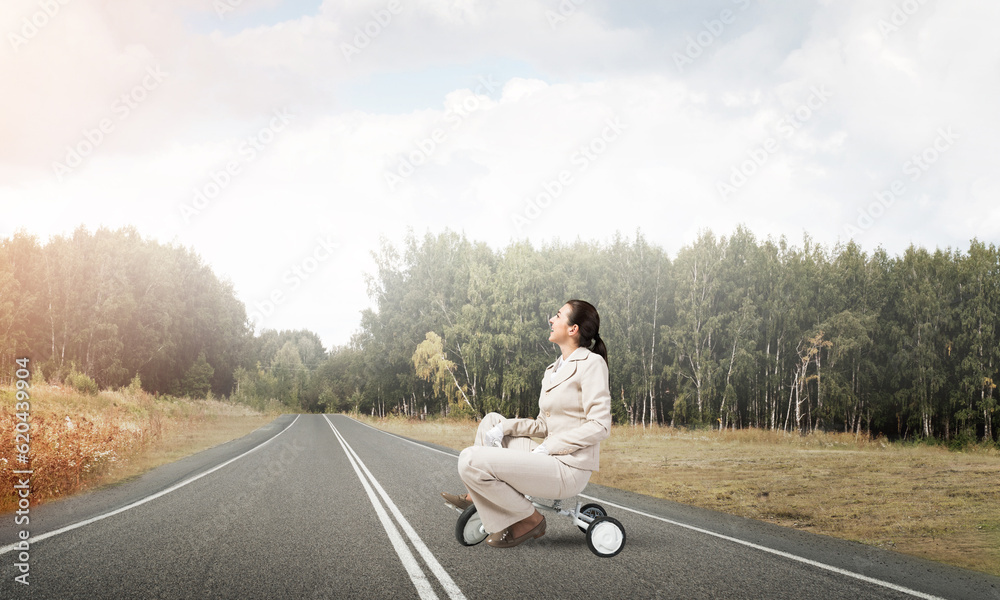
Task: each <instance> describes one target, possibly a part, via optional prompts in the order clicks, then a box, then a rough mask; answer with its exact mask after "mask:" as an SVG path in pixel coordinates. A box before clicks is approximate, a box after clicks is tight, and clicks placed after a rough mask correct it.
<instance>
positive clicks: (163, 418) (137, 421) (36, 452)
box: [0, 384, 277, 512]
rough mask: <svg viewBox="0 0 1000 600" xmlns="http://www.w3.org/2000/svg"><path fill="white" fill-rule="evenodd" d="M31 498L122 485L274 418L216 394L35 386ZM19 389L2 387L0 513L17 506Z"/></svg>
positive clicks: (41, 499)
mask: <svg viewBox="0 0 1000 600" xmlns="http://www.w3.org/2000/svg"><path fill="white" fill-rule="evenodd" d="M30 396H31V400H30V421H29V423H30V430H29V432H28V433H29V435H30V439H29V446H30V452H29V455H28V456H29V458H30V468H31V469H32V470H34V474H33V475H32V480H31V502H32V504H33V505H37V504H40V503H42V502H44V501H47V500H51V499H53V498H59V497H62V496H65V495H68V494H73V493H76V492H79V491H82V490H85V489H91V488H94V487H98V486H102V485H108V484H112V483H117V482H120V481H123V480H125V479H128V478H130V477H135V476H137V475H139V474H141V473H143V472H145V471H147V470H149V469H151V468H153V467H157V466H159V465H162V464H166V463H169V462H172V461H175V460H178V459H180V458H183V457H185V456H189V455H191V454H194V453H196V452H199V451H201V450H204V449H206V448H210V447H212V446H216V445H218V444H221V443H224V442H227V441H229V440H231V439H235V438H238V437H241V436H243V435H245V434H247V433H249V432H251V431H253V430H254V429H257V428H258V427H260V426H262V425H264V424H266V423H268V422H269V421H271V420H273V419H274V418H275V416H277V413H276V412H274V413H272V414H263V413H259V412H256V411H253V410H251V409H249V408H247V407H246V406H242V405H235V404H230V403H226V402H220V401H217V400H191V399H186V398H180V399H177V398H173V399H163V398H156V397H154V396H151V395H150V394H146V393H144V392H142V391H134V390H128V389H127V388H126V389H123V390H119V391H102V392H99V393H98V394H97V395H87V394H81V393H79V392H77V391H75V390H72V389H69V388H64V387H60V386H50V385H45V384H42V385H36V386H33V387H32V388H31V389H30ZM15 402H16V397H15V390H14V389H13V388H0V432H2V433H0V467H2V468H0V512H7V511H10V510H13V509H14V508H15V506H16V497H15V496H14V487H13V486H14V484H15V483H16V480H15V475H14V474H13V471H14V470H21V469H24V468H25V465H23V464H19V463H18V462H17V459H16V456H17V454H18V453H17V451H16V444H20V443H22V442H23V440H20V441H18V440H16V439H15V427H16V426H17V424H18V422H20V419H19V418H18V417H17V414H16V413H15V408H16V405H15Z"/></svg>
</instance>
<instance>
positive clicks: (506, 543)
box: [486, 517, 545, 548]
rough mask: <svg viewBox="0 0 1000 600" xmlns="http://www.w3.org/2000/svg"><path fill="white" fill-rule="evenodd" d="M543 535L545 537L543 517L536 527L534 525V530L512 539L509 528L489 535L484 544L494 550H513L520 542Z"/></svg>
mask: <svg viewBox="0 0 1000 600" xmlns="http://www.w3.org/2000/svg"><path fill="white" fill-rule="evenodd" d="M543 535H545V517H542V520H541V521H540V522H539V523H538V525H535V527H534V529H532V530H531V531H529V532H528V533H526V534H524V535H522V536H520V537H513V534H512V533H511V528H510V527H508V528H507V529H504V530H503V531H498V532H496V533H492V534H490V537H488V538H486V543H487V544H488V545H490V546H493V547H494V548H513V547H514V546H517V545H518V544H520V543H521V542H524V541H526V540H529V539H535V538H540V537H542V536H543Z"/></svg>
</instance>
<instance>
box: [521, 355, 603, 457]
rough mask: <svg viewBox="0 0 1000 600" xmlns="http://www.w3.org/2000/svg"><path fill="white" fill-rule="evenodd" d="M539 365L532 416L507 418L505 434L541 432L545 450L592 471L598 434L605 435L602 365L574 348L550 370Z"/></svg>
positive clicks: (597, 358) (597, 357) (535, 434)
mask: <svg viewBox="0 0 1000 600" xmlns="http://www.w3.org/2000/svg"><path fill="white" fill-rule="evenodd" d="M555 366H556V363H554V362H553V363H552V364H551V365H549V366H548V368H546V369H545V375H544V377H542V391H541V394H540V395H539V397H538V408H539V411H538V418H536V419H507V420H505V421H504V422H503V431H504V434H505V435H512V436H530V437H541V438H545V441H544V442H543V443H544V444H545V449H546V450H548V451H549V454H550V455H552V456H555V457H556V458H557V459H559V460H560V461H562V462H563V463H564V464H566V465H569V466H571V467H575V468H577V469H586V470H588V471H597V470H598V467H599V464H600V452H601V446H600V443H601V440H603V439H605V438H607V437H608V436H609V435H611V391H610V389H609V384H608V365H607V363H605V362H604V359H603V358H601V357H600V355H598V354H594V353H593V352H591V351H590V350H588V349H586V348H577V349H576V350H574V351H573V353H572V354H570V356H569V358H568V359H567V360H566V363H565V364H564V365H563V366H562V367H561V368H560V369H559V372H558V373H556V372H555Z"/></svg>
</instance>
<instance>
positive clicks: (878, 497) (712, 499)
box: [369, 419, 1000, 575]
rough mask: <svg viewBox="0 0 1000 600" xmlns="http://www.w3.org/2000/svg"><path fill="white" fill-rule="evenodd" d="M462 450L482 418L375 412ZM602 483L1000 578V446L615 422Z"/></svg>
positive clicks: (398, 428)
mask: <svg viewBox="0 0 1000 600" xmlns="http://www.w3.org/2000/svg"><path fill="white" fill-rule="evenodd" d="M369 422H370V423H372V424H373V425H375V426H378V427H380V428H382V429H386V430H389V431H392V432H394V433H398V434H400V435H405V436H407V437H412V438H414V439H420V440H425V441H429V442H433V443H437V444H440V445H442V446H447V447H450V448H454V449H456V450H459V449H461V448H464V447H465V446H467V445H469V443H471V440H472V438H473V435H474V433H475V427H476V424H475V423H472V422H446V421H430V422H419V421H414V422H410V421H407V420H404V419H387V420H382V421H379V420H371V419H369ZM591 481H592V482H594V483H597V484H600V485H606V486H610V487H615V488H619V489H625V490H630V491H634V492H639V493H642V494H648V495H650V496H656V497H659V498H665V499H668V500H673V501H676V502H681V503H684V504H690V505H694V506H700V507H703V508H709V509H713V510H718V511H723V512H727V513H731V514H736V515H740V516H744V517H749V518H752V519H758V520H763V521H770V522H773V523H777V524H780V525H784V526H788V527H795V528H797V529H803V530H807V531H812V532H815V533H822V534H826V535H831V536H835V537H839V538H844V539H849V540H854V541H858V542H862V543H865V544H870V545H874V546H880V547H887V548H891V549H893V550H896V551H898V552H903V553H906V554H911V555H915V556H921V557H924V558H929V559H931V560H937V561H940V562H944V563H948V564H952V565H956V566H960V567H964V568H968V569H975V570H979V571H984V572H986V573H990V574H993V575H1000V452H998V451H997V450H996V449H984V448H978V449H973V450H970V451H968V452H951V451H948V450H947V449H944V448H941V447H935V446H922V445H912V444H909V445H904V444H891V443H887V442H885V441H884V440H881V439H877V440H870V439H868V438H860V439H858V438H855V437H854V436H852V435H848V434H816V435H807V436H799V435H790V434H784V433H781V432H773V431H761V430H742V431H724V432H718V431H704V430H703V431H694V432H692V431H685V430H677V429H670V428H659V427H654V428H647V429H642V428H631V427H617V426H616V427H615V429H614V431H613V432H612V435H611V438H610V439H609V440H607V441H605V442H603V443H602V445H601V471H600V472H598V473H595V474H594V476H593V477H592V478H591Z"/></svg>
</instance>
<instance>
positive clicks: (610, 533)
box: [455, 496, 625, 558]
mask: <svg viewBox="0 0 1000 600" xmlns="http://www.w3.org/2000/svg"><path fill="white" fill-rule="evenodd" d="M525 498H527V499H528V500H530V501H531V503H532V504H534V505H535V507H537V508H540V509H544V510H550V511H554V512H555V513H556V514H559V515H563V516H566V517H569V518H570V519H571V520H572V521H573V524H574V525H576V526H577V527H579V528H580V531H582V532H584V533H585V534H587V547H588V548H590V551H591V552H593V553H594V554H596V555H597V556H600V557H601V558H611V557H612V556H615V555H617V554H618V553H619V552H621V551H622V548H624V547H625V527H624V526H622V524H621V523H620V522H619V521H618V520H617V519H615V518H612V517H609V516H608V512H607V511H606V510H604V507H602V506H601V505H600V504H583V503H582V502H581V501H579V500H577V502H576V508H574V509H570V510H566V509H565V508H563V501H562V500H544V499H540V498H532V497H531V496H525ZM455 510H459V509H458V508H456V509H455ZM460 512H461V513H462V514H461V516H459V517H458V523H457V524H456V525H455V537H456V538H458V541H459V543H461V544H462V545H463V546H475V545H476V544H478V543H480V542H482V541H483V540H485V539H486V538H487V537H489V533H487V532H486V530H485V529H484V528H483V523H482V521H481V520H480V519H479V514H478V511H477V510H476V505H475V504H472V505H470V506H469V507H468V508H466V509H465V510H462V511H460Z"/></svg>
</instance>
